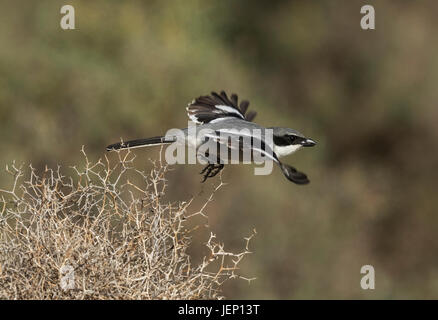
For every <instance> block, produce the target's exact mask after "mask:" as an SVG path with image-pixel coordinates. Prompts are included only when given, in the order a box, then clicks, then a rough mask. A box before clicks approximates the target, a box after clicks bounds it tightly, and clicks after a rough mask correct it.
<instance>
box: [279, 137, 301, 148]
mask: <svg viewBox="0 0 438 320" xmlns="http://www.w3.org/2000/svg"><path fill="white" fill-rule="evenodd" d="M273 140H274V144H275V145H277V146H279V147H284V146H290V145H294V144H301V143H302V142H303V141H304V140H306V138H301V137H298V136H294V135H285V136H275V135H274V137H273Z"/></svg>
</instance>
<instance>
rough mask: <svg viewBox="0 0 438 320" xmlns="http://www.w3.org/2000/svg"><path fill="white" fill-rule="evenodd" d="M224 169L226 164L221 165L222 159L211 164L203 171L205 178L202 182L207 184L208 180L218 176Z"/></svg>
mask: <svg viewBox="0 0 438 320" xmlns="http://www.w3.org/2000/svg"><path fill="white" fill-rule="evenodd" d="M223 168H224V164H223V163H221V160H220V158H219V157H218V158H217V159H216V163H209V164H208V165H207V166H206V167H205V168H204V169H202V171H201V174H204V173H205V174H204V178H203V179H202V181H201V182H205V180H207V179H208V178H213V177H214V176H216V175H217V174H218V173H219V172H220V171H221V170H222V169H223Z"/></svg>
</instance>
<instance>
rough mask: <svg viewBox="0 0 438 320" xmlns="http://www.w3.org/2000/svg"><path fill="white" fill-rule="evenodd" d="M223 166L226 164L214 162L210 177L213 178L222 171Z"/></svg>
mask: <svg viewBox="0 0 438 320" xmlns="http://www.w3.org/2000/svg"><path fill="white" fill-rule="evenodd" d="M223 168H224V164H223V163H216V164H213V169H212V170H211V171H210V174H209V175H208V177H209V178H213V177H214V176H216V175H217V174H218V173H219V172H221V171H222V169H223Z"/></svg>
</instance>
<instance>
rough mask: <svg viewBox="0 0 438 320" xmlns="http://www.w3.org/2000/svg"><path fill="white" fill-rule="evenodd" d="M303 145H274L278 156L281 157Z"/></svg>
mask: <svg viewBox="0 0 438 320" xmlns="http://www.w3.org/2000/svg"><path fill="white" fill-rule="evenodd" d="M301 147H302V145H300V144H295V145H290V146H276V145H274V152H275V154H276V155H277V157H279V158H281V157H285V156H287V155H290V154H292V153H294V152H295V151H297V150H298V149H299V148H301Z"/></svg>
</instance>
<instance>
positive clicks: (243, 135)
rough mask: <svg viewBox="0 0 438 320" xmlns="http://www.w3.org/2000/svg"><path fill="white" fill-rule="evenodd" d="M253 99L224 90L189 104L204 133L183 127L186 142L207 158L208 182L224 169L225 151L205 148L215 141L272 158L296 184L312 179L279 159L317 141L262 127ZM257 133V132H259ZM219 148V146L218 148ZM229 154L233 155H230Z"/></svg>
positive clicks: (158, 140)
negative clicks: (258, 121)
mask: <svg viewBox="0 0 438 320" xmlns="http://www.w3.org/2000/svg"><path fill="white" fill-rule="evenodd" d="M248 107H249V102H248V101H246V100H243V101H241V102H240V104H239V103H238V97H237V95H236V94H232V95H231V96H230V97H228V96H227V94H226V93H225V92H224V91H221V92H220V93H216V92H212V93H211V95H205V96H200V97H198V98H196V99H194V100H193V101H192V102H191V103H189V105H188V107H187V108H186V109H187V115H188V117H189V119H190V120H192V121H193V122H195V123H196V129H197V130H198V132H200V134H198V135H196V136H194V135H191V134H189V130H188V128H185V129H181V131H182V136H183V142H184V143H185V144H187V145H188V146H189V147H192V148H193V149H195V150H196V152H199V151H200V150H201V149H202V150H207V151H206V152H205V151H202V152H203V153H202V154H201V157H202V158H204V159H206V160H207V163H208V164H207V166H206V167H205V168H204V169H203V170H202V171H201V174H203V180H202V182H204V181H205V180H206V179H208V178H212V177H214V176H216V175H217V174H218V173H219V172H220V171H221V170H222V169H223V168H224V162H225V161H224V160H225V159H224V158H223V157H222V153H219V152H211V148H202V147H203V146H204V147H205V144H206V143H214V144H216V145H217V146H218V147H219V148H225V149H227V150H228V151H229V152H228V154H231V153H232V150H234V151H236V150H237V151H238V154H239V156H241V155H242V154H243V153H244V152H251V153H252V155H251V160H254V155H253V154H255V153H258V154H259V155H263V156H264V157H265V158H266V159H268V160H272V161H273V162H274V163H276V164H277V165H278V166H279V167H280V168H281V170H282V172H283V174H284V175H285V177H286V178H287V179H288V180H290V181H292V182H294V183H296V184H307V183H309V179H308V178H307V176H306V174H304V173H302V172H300V171H298V170H297V169H295V168H294V167H291V166H289V165H287V164H285V163H283V162H281V161H280V160H279V158H281V157H284V156H287V155H290V154H292V153H294V152H296V151H297V150H298V149H300V148H301V147H312V146H314V145H315V144H316V142H315V141H314V140H312V139H309V138H306V137H305V136H304V135H303V134H301V133H300V132H298V131H296V130H294V129H290V128H282V127H268V128H265V127H262V126H260V125H258V124H256V123H254V122H252V121H253V120H254V118H255V116H256V112H254V111H249V112H247V111H248ZM256 133H257V134H256ZM268 134H270V135H271V138H272V139H271V140H272V143H266V142H267V140H268V139H267V137H268ZM176 141H177V137H175V136H171V135H170V136H169V135H165V136H157V137H152V138H145V139H136V140H130V141H126V142H119V143H114V144H111V145H109V146H108V147H107V150H108V151H112V150H119V149H126V148H140V147H146V146H154V145H163V144H170V143H173V142H176ZM216 150H218V149H216ZM228 157H229V156H228Z"/></svg>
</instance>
